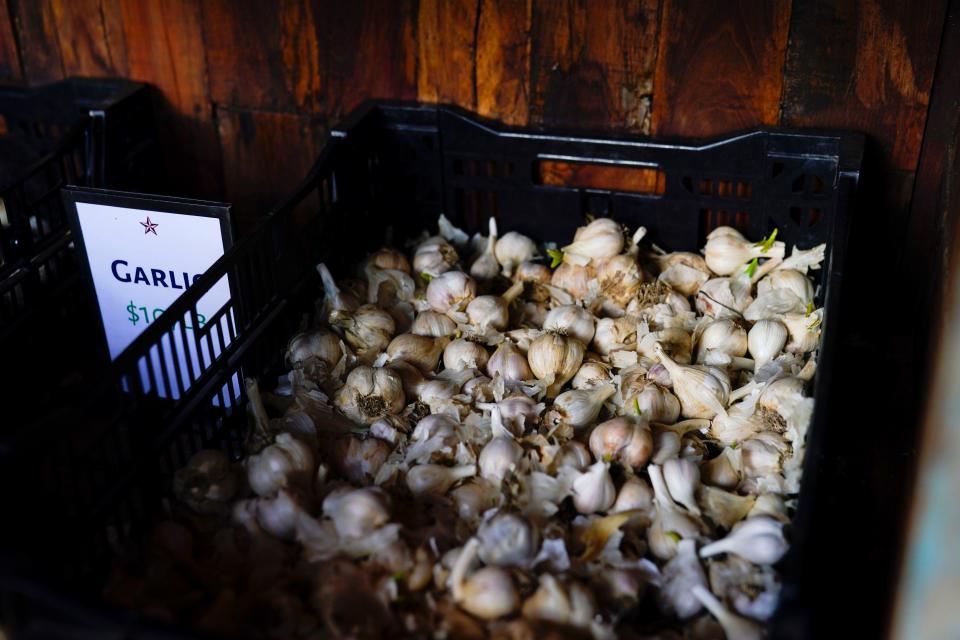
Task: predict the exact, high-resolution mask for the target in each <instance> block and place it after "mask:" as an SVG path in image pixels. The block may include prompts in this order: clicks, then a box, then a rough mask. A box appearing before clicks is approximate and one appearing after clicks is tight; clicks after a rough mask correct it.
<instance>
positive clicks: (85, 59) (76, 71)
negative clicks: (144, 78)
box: [50, 0, 123, 76]
mask: <svg viewBox="0 0 960 640" xmlns="http://www.w3.org/2000/svg"><path fill="white" fill-rule="evenodd" d="M50 8H51V11H52V13H53V20H54V21H55V23H56V33H57V37H58V39H59V42H60V58H61V62H62V65H63V71H64V73H65V74H66V75H68V76H109V75H113V74H114V68H115V65H114V61H113V59H114V55H113V53H112V52H111V50H110V39H109V38H108V37H107V27H106V24H105V22H104V11H103V6H102V4H101V0H50ZM118 54H119V52H118ZM118 57H123V56H122V55H119V56H118Z"/></svg>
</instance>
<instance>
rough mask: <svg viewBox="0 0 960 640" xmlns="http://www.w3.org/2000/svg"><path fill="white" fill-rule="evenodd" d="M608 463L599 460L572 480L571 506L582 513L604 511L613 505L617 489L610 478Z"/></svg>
mask: <svg viewBox="0 0 960 640" xmlns="http://www.w3.org/2000/svg"><path fill="white" fill-rule="evenodd" d="M609 468H610V465H609V463H607V462H605V461H603V460H600V461H599V462H597V463H595V464H593V465H592V466H591V467H590V468H589V469H587V471H586V473H582V474H580V475H579V476H578V477H577V479H576V480H574V481H573V487H572V488H573V506H574V507H576V508H577V511H579V512H580V513H583V514H591V513H597V512H598V511H606V510H607V509H609V508H610V507H611V506H613V503H614V501H615V500H616V497H617V490H616V488H615V487H614V486H613V480H612V479H611V478H610V473H609Z"/></svg>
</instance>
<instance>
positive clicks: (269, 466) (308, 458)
mask: <svg viewBox="0 0 960 640" xmlns="http://www.w3.org/2000/svg"><path fill="white" fill-rule="evenodd" d="M246 466H247V481H248V482H249V483H250V488H251V489H253V491H254V493H256V494H257V495H258V496H263V497H270V496H272V495H275V494H276V493H277V491H279V490H280V489H282V488H284V487H288V486H294V485H298V486H301V487H309V486H310V480H311V478H312V476H313V469H314V458H313V452H312V451H310V448H309V447H308V446H307V445H306V444H304V443H303V442H300V441H299V440H297V439H296V438H294V437H293V436H291V435H290V434H289V433H281V434H278V435H277V437H276V441H275V442H274V443H273V444H271V445H270V446H268V447H266V448H265V449H264V450H263V451H261V452H260V453H258V454H255V455H252V456H250V457H249V458H247V465H246Z"/></svg>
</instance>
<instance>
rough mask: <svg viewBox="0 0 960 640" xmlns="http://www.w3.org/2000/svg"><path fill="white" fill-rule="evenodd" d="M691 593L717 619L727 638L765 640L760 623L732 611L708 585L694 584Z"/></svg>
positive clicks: (728, 639) (733, 639)
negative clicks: (711, 591)
mask: <svg viewBox="0 0 960 640" xmlns="http://www.w3.org/2000/svg"><path fill="white" fill-rule="evenodd" d="M691 593H692V594H693V595H694V597H696V598H697V599H698V600H700V602H701V603H703V606H704V607H706V609H707V610H708V611H709V612H710V613H711V614H713V617H714V618H716V619H717V622H719V623H720V626H722V627H723V633H724V635H725V636H726V637H727V640H763V637H764V633H763V628H762V627H761V626H760V625H759V624H757V623H756V622H754V621H752V620H748V619H747V618H741V617H740V616H738V615H736V614H733V613H731V612H730V610H729V609H727V608H726V607H725V606H723V604H721V602H720V601H719V600H717V598H716V596H714V595H713V594H712V593H710V591H709V590H707V588H706V587H703V586H701V585H694V586H693V587H692V588H691Z"/></svg>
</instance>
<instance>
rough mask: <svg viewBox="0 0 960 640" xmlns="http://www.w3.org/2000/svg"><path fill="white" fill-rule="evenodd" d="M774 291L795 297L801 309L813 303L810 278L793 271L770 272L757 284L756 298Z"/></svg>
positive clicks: (778, 270)
mask: <svg viewBox="0 0 960 640" xmlns="http://www.w3.org/2000/svg"><path fill="white" fill-rule="evenodd" d="M776 289H781V290H786V291H789V292H790V293H792V294H793V295H794V296H796V297H797V300H799V302H800V304H801V306H803V307H806V306H807V305H808V304H810V303H812V302H813V295H814V292H813V283H812V282H810V278H808V277H807V276H805V275H804V274H802V273H800V272H799V271H797V270H795V269H777V270H775V271H772V272H770V274H769V275H767V276H765V277H764V278H763V279H762V280H760V282H758V283H757V296H758V297H759V296H762V295H764V294H766V293H768V292H771V291H774V290H776Z"/></svg>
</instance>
